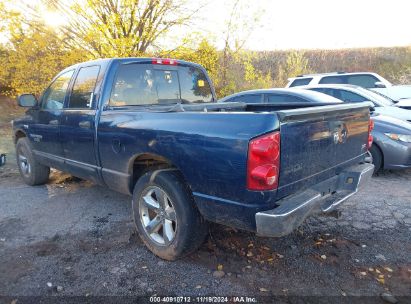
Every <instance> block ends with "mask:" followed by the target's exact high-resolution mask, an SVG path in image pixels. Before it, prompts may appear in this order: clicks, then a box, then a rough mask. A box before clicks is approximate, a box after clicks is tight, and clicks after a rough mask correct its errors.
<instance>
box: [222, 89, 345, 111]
mask: <svg viewBox="0 0 411 304" xmlns="http://www.w3.org/2000/svg"><path fill="white" fill-rule="evenodd" d="M219 102H244V103H246V104H248V105H249V106H250V107H251V105H256V106H257V105H258V104H260V105H258V108H259V109H263V107H262V106H263V105H264V104H265V105H267V106H268V107H272V104H275V106H276V108H277V109H280V108H281V109H292V108H295V107H296V106H298V107H313V106H324V105H330V104H331V105H332V104H341V103H342V101H341V100H339V99H336V98H334V97H332V96H328V95H325V94H321V93H317V92H314V91H308V90H303V89H298V88H295V89H260V90H249V91H243V92H239V93H236V94H232V95H229V96H226V97H224V98H221V99H220V100H219Z"/></svg>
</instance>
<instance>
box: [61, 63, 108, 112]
mask: <svg viewBox="0 0 411 304" xmlns="http://www.w3.org/2000/svg"><path fill="white" fill-rule="evenodd" d="M99 71H100V66H98V65H94V66H89V67H83V68H80V70H79V72H78V74H77V77H76V80H75V81H74V85H73V90H72V92H71V95H70V99H69V105H68V107H69V108H75V109H85V108H91V106H92V102H93V92H94V87H95V86H96V82H97V77H98V73H99Z"/></svg>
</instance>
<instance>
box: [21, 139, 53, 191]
mask: <svg viewBox="0 0 411 304" xmlns="http://www.w3.org/2000/svg"><path fill="white" fill-rule="evenodd" d="M16 157H17V166H18V167H19V171H20V176H21V178H22V179H23V181H24V182H25V183H26V184H27V185H30V186H35V185H43V184H45V183H47V181H48V179H49V175H50V168H49V167H47V166H44V165H42V164H40V163H39V162H37V161H36V160H35V158H34V155H33V152H32V151H31V147H30V142H29V140H28V139H27V137H23V138H19V140H18V141H17V144H16Z"/></svg>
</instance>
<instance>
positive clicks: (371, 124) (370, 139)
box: [367, 119, 374, 149]
mask: <svg viewBox="0 0 411 304" xmlns="http://www.w3.org/2000/svg"><path fill="white" fill-rule="evenodd" d="M373 129H374V120H372V119H370V122H369V124H368V145H367V148H368V149H370V148H371V146H372V141H373V138H372V135H371V132H372V130H373Z"/></svg>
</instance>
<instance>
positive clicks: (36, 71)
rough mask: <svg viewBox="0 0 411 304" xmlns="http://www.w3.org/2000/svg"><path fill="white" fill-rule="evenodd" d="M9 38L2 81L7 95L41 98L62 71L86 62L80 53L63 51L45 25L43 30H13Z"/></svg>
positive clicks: (0, 73)
mask: <svg viewBox="0 0 411 304" xmlns="http://www.w3.org/2000/svg"><path fill="white" fill-rule="evenodd" d="M37 26H40V25H37ZM36 28H37V27H36ZM10 35H11V37H10V40H9V42H8V43H7V44H6V47H7V51H3V56H2V55H1V54H2V53H1V52H0V65H1V66H2V69H0V81H1V86H2V87H3V89H4V88H8V89H9V90H8V91H7V92H6V94H7V95H11V96H15V95H18V94H21V93H34V94H37V95H38V94H40V93H41V92H42V90H43V89H44V88H45V86H47V85H48V83H49V82H50V80H51V79H52V78H53V77H54V76H55V75H56V74H57V73H58V72H59V71H60V70H62V69H63V68H65V67H67V66H69V65H72V64H74V63H77V62H81V61H83V60H84V59H85V56H83V54H82V53H81V52H78V51H77V50H74V49H72V50H67V49H65V48H63V47H62V43H61V40H60V39H59V38H58V37H57V36H56V35H55V33H53V32H52V30H51V29H49V28H47V27H44V26H43V27H42V30H41V31H38V30H33V29H30V28H29V29H24V28H23V27H21V26H20V27H13V28H12V29H10Z"/></svg>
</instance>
